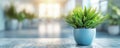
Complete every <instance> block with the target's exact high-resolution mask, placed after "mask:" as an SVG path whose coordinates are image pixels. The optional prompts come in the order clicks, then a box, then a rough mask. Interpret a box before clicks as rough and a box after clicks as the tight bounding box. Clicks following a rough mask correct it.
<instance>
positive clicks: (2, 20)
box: [0, 2, 5, 31]
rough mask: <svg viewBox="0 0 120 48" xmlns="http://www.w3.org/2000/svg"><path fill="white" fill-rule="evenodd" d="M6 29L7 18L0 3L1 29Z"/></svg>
mask: <svg viewBox="0 0 120 48" xmlns="http://www.w3.org/2000/svg"><path fill="white" fill-rule="evenodd" d="M0 3H1V2H0ZM4 29H5V19H4V14H3V7H2V5H1V4H0V31H3V30H4Z"/></svg>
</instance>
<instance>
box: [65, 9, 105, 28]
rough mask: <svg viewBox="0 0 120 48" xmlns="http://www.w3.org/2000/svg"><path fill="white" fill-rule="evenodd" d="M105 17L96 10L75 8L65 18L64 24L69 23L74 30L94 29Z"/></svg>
mask: <svg viewBox="0 0 120 48" xmlns="http://www.w3.org/2000/svg"><path fill="white" fill-rule="evenodd" d="M104 19H105V17H103V16H102V15H101V14H100V13H99V12H97V11H96V9H92V8H88V9H87V8H86V7H85V8H84V10H83V9H82V8H81V7H77V8H75V9H74V10H73V11H72V12H71V13H70V15H69V16H67V17H66V22H67V23H69V24H70V25H71V26H72V27H74V28H75V29H77V28H95V27H96V26H97V25H99V24H100V23H101V22H103V21H104Z"/></svg>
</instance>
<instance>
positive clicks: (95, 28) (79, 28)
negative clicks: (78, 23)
mask: <svg viewBox="0 0 120 48" xmlns="http://www.w3.org/2000/svg"><path fill="white" fill-rule="evenodd" d="M74 29H75V28H74ZM79 29H96V28H76V29H75V30H79Z"/></svg>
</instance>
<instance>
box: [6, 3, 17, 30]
mask: <svg viewBox="0 0 120 48" xmlns="http://www.w3.org/2000/svg"><path fill="white" fill-rule="evenodd" d="M4 13H5V16H6V19H7V20H6V23H7V24H6V25H7V26H6V27H7V29H10V30H16V29H17V23H18V22H17V20H16V15H17V12H16V9H15V7H14V5H13V4H11V5H10V6H9V7H7V8H6V9H5V10H4Z"/></svg>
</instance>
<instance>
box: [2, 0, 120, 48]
mask: <svg viewBox="0 0 120 48" xmlns="http://www.w3.org/2000/svg"><path fill="white" fill-rule="evenodd" d="M119 4H120V0H0V39H1V40H2V41H4V42H3V43H0V45H1V46H3V45H4V46H6V44H4V43H6V40H8V39H13V38H17V39H20V38H24V39H26V41H30V40H28V39H36V38H47V39H48V38H52V39H53V38H70V39H71V38H73V28H72V27H71V26H69V25H68V24H67V23H66V22H65V21H64V17H65V16H68V14H69V12H70V11H72V10H73V9H74V8H75V7H76V6H81V7H84V6H86V7H87V8H89V7H92V8H96V9H97V11H101V13H102V14H103V15H104V16H105V15H107V16H109V18H108V19H107V20H106V21H105V22H104V23H102V24H101V25H99V26H98V27H97V36H96V37H97V39H99V38H100V39H103V41H104V39H105V40H106V39H108V40H109V39H114V38H116V39H118V42H117V43H119V41H120V39H119V37H120V5H119ZM3 39H6V40H3ZM47 39H46V40H47ZM1 40H0V41H1ZM59 40H61V39H59ZM71 40H73V39H71ZM2 41H1V42H2ZM42 41H44V40H42ZM113 41H114V40H113ZM11 42H14V41H13V40H12V41H11ZM16 42H19V41H16ZM33 42H34V41H33ZM59 42H62V41H59ZM56 43H57V42H56ZM7 44H9V43H7ZM108 44H110V43H108ZM9 45H10V44H9ZM14 45H15V44H14ZM115 45H116V44H115ZM71 46H72V45H71ZM101 46H102V45H101ZM108 46H109V45H108ZM118 46H119V45H118Z"/></svg>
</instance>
